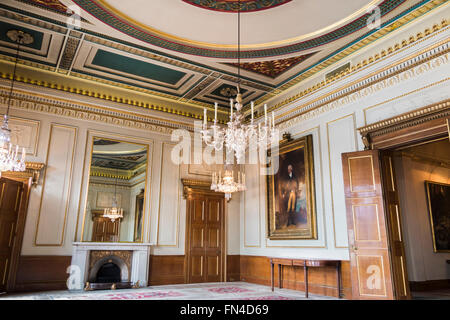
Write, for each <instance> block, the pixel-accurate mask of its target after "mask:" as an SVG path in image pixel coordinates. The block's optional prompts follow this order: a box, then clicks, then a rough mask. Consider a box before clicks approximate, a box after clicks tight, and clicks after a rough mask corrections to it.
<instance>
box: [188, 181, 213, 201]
mask: <svg viewBox="0 0 450 320" xmlns="http://www.w3.org/2000/svg"><path fill="white" fill-rule="evenodd" d="M181 182H182V183H183V198H184V199H187V197H188V196H189V194H190V193H192V192H193V191H194V190H201V191H203V192H208V193H215V191H212V190H211V181H204V180H193V179H181Z"/></svg>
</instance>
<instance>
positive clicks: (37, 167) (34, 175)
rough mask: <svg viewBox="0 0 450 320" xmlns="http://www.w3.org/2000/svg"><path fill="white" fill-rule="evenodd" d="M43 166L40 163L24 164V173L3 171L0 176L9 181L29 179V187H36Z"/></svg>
mask: <svg viewBox="0 0 450 320" xmlns="http://www.w3.org/2000/svg"><path fill="white" fill-rule="evenodd" d="M44 167H45V164H44V163H40V162H25V168H26V169H25V171H5V172H2V174H1V176H2V177H5V178H11V179H29V178H31V185H32V186H36V185H37V184H38V181H39V176H40V175H41V171H42V169H44Z"/></svg>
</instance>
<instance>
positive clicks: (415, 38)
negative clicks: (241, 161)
mask: <svg viewBox="0 0 450 320" xmlns="http://www.w3.org/2000/svg"><path fill="white" fill-rule="evenodd" d="M443 2H445V1H444V0H436V1H433V2H431V3H429V4H427V5H425V7H427V8H426V10H425V12H423V10H416V11H413V12H412V13H410V14H409V15H408V16H406V17H404V18H402V20H401V21H396V22H395V23H393V24H392V25H389V26H386V27H384V28H382V29H380V31H378V32H377V33H375V34H373V35H371V36H370V37H369V38H367V39H364V40H361V41H359V42H357V43H356V44H354V45H353V46H351V47H349V48H347V49H346V50H344V51H342V52H340V53H339V54H337V55H335V56H334V57H332V58H329V59H327V60H325V61H324V62H322V63H320V64H318V65H316V66H314V67H312V68H311V69H309V70H307V71H305V72H304V73H302V74H300V75H299V76H297V77H296V78H294V79H292V80H290V81H289V82H287V83H286V84H284V85H282V86H280V87H278V88H277V89H274V90H273V91H272V92H270V93H268V94H267V95H265V96H263V97H261V98H260V99H258V100H256V101H255V104H256V105H261V104H263V103H264V102H265V101H267V100H269V99H270V98H273V97H274V96H276V95H278V94H279V93H280V92H282V91H284V90H287V89H289V88H291V87H292V86H294V85H296V84H298V83H299V82H301V81H303V80H305V79H307V78H309V77H311V76H313V75H314V74H316V73H318V72H319V71H321V70H323V69H325V68H327V67H328V66H330V65H332V64H334V63H336V62H337V61H340V60H342V59H343V58H345V57H347V56H348V55H350V54H351V53H353V52H356V51H357V50H359V49H361V48H362V47H365V46H367V45H369V44H370V43H373V42H374V41H375V40H377V39H379V38H381V37H383V36H385V35H386V34H388V33H390V32H392V31H394V30H397V29H399V28H400V27H402V26H403V25H406V24H407V23H409V22H410V21H411V20H413V19H415V18H417V17H418V15H420V16H421V15H424V14H425V13H426V12H429V10H432V8H434V6H438V5H440V4H442V3H443ZM429 6H432V7H430V8H428V7H429ZM447 26H448V21H447V20H446V19H444V20H442V21H441V23H440V24H434V25H433V27H431V28H426V29H425V30H424V31H423V32H418V33H417V34H415V35H410V36H409V37H408V38H406V39H403V40H402V41H399V42H397V43H396V44H394V45H392V46H390V47H388V48H386V49H383V50H381V51H380V52H379V53H377V54H374V55H373V56H371V57H369V58H367V59H364V60H363V61H361V62H359V63H357V64H356V63H355V64H354V65H353V66H352V67H350V68H349V69H346V70H343V71H341V72H340V73H339V74H337V75H335V76H334V77H332V78H329V79H326V80H323V81H321V82H319V83H317V84H315V85H313V86H312V87H309V88H307V89H305V90H303V91H301V92H299V93H297V94H295V95H293V96H291V97H289V98H287V99H284V100H283V101H281V102H279V103H277V104H275V105H272V106H271V107H270V108H269V109H268V111H269V112H270V111H274V110H276V109H280V108H283V107H284V106H286V105H289V104H292V103H294V102H295V101H297V100H299V99H301V98H304V97H306V96H308V95H311V94H313V93H315V92H317V91H318V90H321V89H323V88H325V87H328V86H329V85H331V84H333V83H334V82H336V81H339V80H343V79H345V78H348V77H350V76H352V75H353V74H355V73H356V72H359V71H361V70H364V69H366V68H368V67H370V66H371V65H372V64H374V63H377V62H379V61H382V60H384V59H386V58H388V57H391V56H393V55H395V54H397V53H399V52H402V51H403V50H405V49H406V48H407V47H409V46H410V45H417V44H419V43H421V42H422V41H424V40H425V39H424V38H425V37H427V36H429V35H431V34H433V35H435V34H439V33H441V32H444V31H446V30H447V29H446V28H445V27H447ZM247 109H248V108H247ZM247 109H246V111H248V110H247Z"/></svg>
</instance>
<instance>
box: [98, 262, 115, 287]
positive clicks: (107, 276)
mask: <svg viewBox="0 0 450 320" xmlns="http://www.w3.org/2000/svg"><path fill="white" fill-rule="evenodd" d="M120 281H121V276H120V268H119V267H118V266H117V265H116V264H115V263H112V262H108V263H105V264H104V265H102V266H101V267H100V269H99V270H98V272H97V277H96V280H95V282H96V283H117V282H120Z"/></svg>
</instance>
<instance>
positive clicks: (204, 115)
mask: <svg viewBox="0 0 450 320" xmlns="http://www.w3.org/2000/svg"><path fill="white" fill-rule="evenodd" d="M203 124H204V125H205V126H206V108H203Z"/></svg>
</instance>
